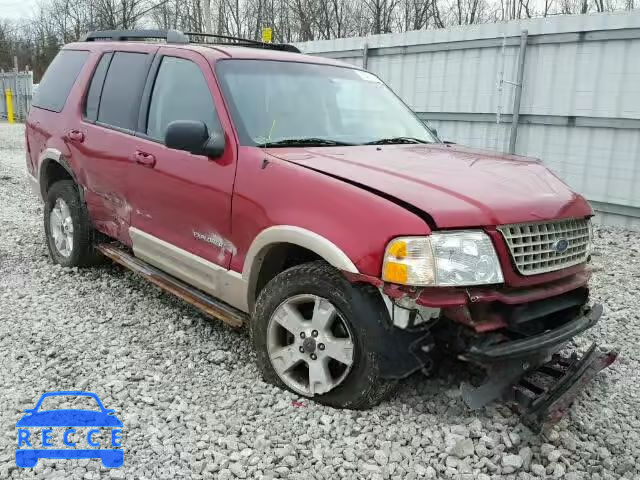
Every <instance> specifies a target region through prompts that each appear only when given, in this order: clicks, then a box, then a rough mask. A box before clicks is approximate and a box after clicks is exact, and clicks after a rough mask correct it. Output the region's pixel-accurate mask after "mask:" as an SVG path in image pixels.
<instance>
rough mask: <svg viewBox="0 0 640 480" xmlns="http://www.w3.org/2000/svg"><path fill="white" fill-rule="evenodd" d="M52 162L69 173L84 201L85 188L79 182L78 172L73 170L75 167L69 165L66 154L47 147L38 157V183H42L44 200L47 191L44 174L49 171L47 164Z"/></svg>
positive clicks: (41, 188)
mask: <svg viewBox="0 0 640 480" xmlns="http://www.w3.org/2000/svg"><path fill="white" fill-rule="evenodd" d="M51 162H54V163H57V164H58V165H60V166H61V167H62V168H64V170H65V171H66V172H67V173H68V174H69V176H70V177H71V179H72V180H73V181H74V183H75V184H76V185H77V186H78V194H79V195H80V200H81V201H82V202H83V203H84V201H85V200H84V188H83V187H82V185H80V183H79V182H78V177H76V174H75V173H74V172H73V169H72V168H71V165H69V162H67V160H66V159H65V157H64V155H62V152H61V151H60V150H58V149H56V148H46V149H45V150H44V151H43V152H42V153H41V154H40V156H39V157H38V165H39V167H38V173H37V178H38V184H39V185H40V195H41V197H42V200H44V199H45V198H46V192H45V191H44V190H43V189H44V186H45V185H46V184H47V182H46V180H47V179H46V178H44V175H45V172H46V171H47V166H48V165H49V164H50V163H51Z"/></svg>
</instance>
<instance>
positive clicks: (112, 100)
mask: <svg viewBox="0 0 640 480" xmlns="http://www.w3.org/2000/svg"><path fill="white" fill-rule="evenodd" d="M145 48H146V51H142V52H141V51H136V50H129V49H128V47H127V46H123V49H122V50H120V49H118V50H114V51H106V52H104V53H102V55H101V57H100V59H99V61H98V62H97V63H96V67H95V69H94V72H93V76H92V79H91V82H90V83H89V87H88V89H87V92H86V95H85V101H84V106H83V114H82V120H80V118H78V122H77V125H73V126H70V129H69V134H68V138H69V146H70V148H71V149H72V150H73V151H74V152H73V153H74V155H77V156H78V157H80V159H81V162H82V169H83V170H84V172H83V173H84V178H85V182H86V185H85V186H86V194H85V197H86V202H87V207H88V209H89V212H90V214H91V218H92V220H93V222H94V224H95V226H96V228H97V229H98V230H100V231H101V232H103V233H106V234H107V235H109V236H110V237H113V238H116V239H119V240H121V241H123V242H124V243H126V244H130V239H129V225H130V217H131V211H130V206H129V202H128V199H127V197H126V194H125V187H126V179H127V175H128V174H129V170H130V168H131V151H132V150H134V149H135V145H136V142H137V139H136V137H135V131H136V126H137V122H138V114H139V108H140V100H141V97H142V92H143V89H144V85H145V82H146V78H147V74H148V72H149V68H150V67H151V63H152V61H153V54H154V53H155V50H157V47H156V48H154V49H151V51H149V50H150V49H149V48H148V47H145Z"/></svg>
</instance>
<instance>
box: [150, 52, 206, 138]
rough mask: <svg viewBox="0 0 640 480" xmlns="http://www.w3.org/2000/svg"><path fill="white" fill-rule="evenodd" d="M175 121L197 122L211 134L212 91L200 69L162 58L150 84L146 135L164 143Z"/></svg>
mask: <svg viewBox="0 0 640 480" xmlns="http://www.w3.org/2000/svg"><path fill="white" fill-rule="evenodd" d="M174 120H199V121H201V122H204V123H205V125H207V127H208V128H209V131H211V129H212V127H213V126H214V125H218V117H217V115H216V109H215V106H214V103H213V97H212V96H211V91H210V90H209V86H208V85H207V81H206V79H205V78H204V75H203V73H202V71H201V70H200V67H199V66H198V65H197V64H195V63H194V62H192V61H191V60H186V59H184V58H176V57H168V56H167V57H164V58H163V59H162V63H161V64H160V68H159V69H158V75H157V76H156V81H155V83H154V85H153V94H152V96H151V103H150V105H149V115H148V117H147V135H148V136H149V137H151V138H153V139H155V140H163V139H164V134H165V131H166V129H167V125H169V123H171V122H173V121H174Z"/></svg>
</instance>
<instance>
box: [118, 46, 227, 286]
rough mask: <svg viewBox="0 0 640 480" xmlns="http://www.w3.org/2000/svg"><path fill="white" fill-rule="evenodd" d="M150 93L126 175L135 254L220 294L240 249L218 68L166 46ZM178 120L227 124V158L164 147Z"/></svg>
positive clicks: (155, 68)
mask: <svg viewBox="0 0 640 480" xmlns="http://www.w3.org/2000/svg"><path fill="white" fill-rule="evenodd" d="M146 91H147V92H150V96H148V101H147V102H145V101H144V100H143V106H142V112H141V116H140V122H139V130H141V131H140V132H139V133H138V137H139V141H137V142H136V147H135V149H133V150H132V151H131V152H130V160H131V162H132V167H131V170H130V174H129V175H128V179H127V198H128V199H129V203H130V208H131V226H132V228H131V229H130V235H131V239H132V243H133V249H134V253H135V254H136V256H138V257H140V258H142V259H144V260H146V261H147V262H149V263H151V264H153V265H156V266H157V267H159V268H161V269H163V270H165V271H166V272H167V273H170V274H172V275H174V276H176V277H178V278H181V279H183V280H185V281H187V282H188V283H190V284H192V285H194V286H196V287H198V288H200V289H202V290H205V291H207V292H209V293H212V294H214V295H215V294H216V293H219V291H220V288H222V287H223V286H222V285H220V284H219V283H220V282H221V281H224V277H223V276H221V273H224V272H226V269H227V268H228V267H229V263H230V261H231V256H232V255H233V253H234V252H235V247H234V246H233V244H232V243H231V241H230V238H231V195H232V191H233V181H234V177H235V169H236V161H235V156H236V148H235V139H234V136H233V135H232V130H231V127H230V124H229V120H228V117H227V116H226V113H223V114H221V115H219V112H220V108H218V106H220V105H222V101H221V98H220V96H219V93H218V91H217V87H216V83H215V80H214V76H213V70H212V67H211V66H210V65H209V63H208V62H207V61H206V59H205V58H204V57H202V56H201V55H200V54H199V53H197V52H193V51H187V50H180V49H176V48H171V47H162V48H161V49H160V50H159V52H158V57H157V58H156V60H155V61H154V66H153V67H152V69H151V73H150V78H149V80H148V84H147V90H146ZM145 103H146V104H148V105H145ZM175 120H199V121H203V122H204V123H205V124H206V125H207V126H208V127H209V129H210V130H211V129H212V128H217V129H220V128H222V130H223V131H224V132H225V140H226V146H225V152H224V154H223V156H222V157H220V158H217V159H210V158H208V157H206V156H203V155H193V154H190V153H188V152H185V151H179V150H173V149H169V148H167V147H165V145H164V134H165V131H166V128H167V125H168V124H169V123H171V122H172V121H175Z"/></svg>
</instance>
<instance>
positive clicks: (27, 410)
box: [24, 408, 36, 413]
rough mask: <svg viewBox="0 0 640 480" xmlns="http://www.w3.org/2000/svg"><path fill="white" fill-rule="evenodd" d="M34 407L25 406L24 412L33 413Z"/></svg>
mask: <svg viewBox="0 0 640 480" xmlns="http://www.w3.org/2000/svg"><path fill="white" fill-rule="evenodd" d="M35 412H36V409H35V408H27V409H26V410H25V411H24V413H35Z"/></svg>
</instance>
